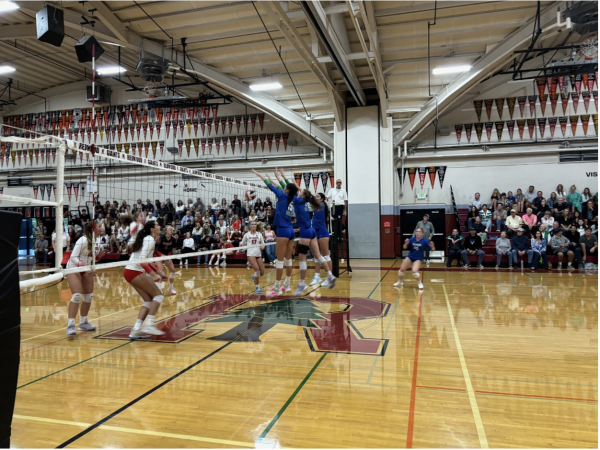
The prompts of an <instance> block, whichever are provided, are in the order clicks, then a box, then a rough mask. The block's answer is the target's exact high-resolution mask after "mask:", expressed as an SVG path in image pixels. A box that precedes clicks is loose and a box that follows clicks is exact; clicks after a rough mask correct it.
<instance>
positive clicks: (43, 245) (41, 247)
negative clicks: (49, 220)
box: [33, 234, 48, 264]
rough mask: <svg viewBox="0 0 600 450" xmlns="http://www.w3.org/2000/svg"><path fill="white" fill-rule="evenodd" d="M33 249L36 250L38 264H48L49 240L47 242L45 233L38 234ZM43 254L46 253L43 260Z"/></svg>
mask: <svg viewBox="0 0 600 450" xmlns="http://www.w3.org/2000/svg"><path fill="white" fill-rule="evenodd" d="M33 250H34V251H35V256H36V262H37V263H38V264H42V262H43V263H44V264H46V262H47V261H48V242H46V237H45V236H44V235H41V234H38V236H37V239H36V241H35V244H33ZM42 255H44V260H43V261H42V260H41V258H42Z"/></svg>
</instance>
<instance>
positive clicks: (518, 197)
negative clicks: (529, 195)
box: [515, 188, 525, 212]
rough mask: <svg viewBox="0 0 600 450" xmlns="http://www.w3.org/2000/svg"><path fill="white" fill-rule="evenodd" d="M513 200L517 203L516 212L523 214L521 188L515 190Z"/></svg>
mask: <svg viewBox="0 0 600 450" xmlns="http://www.w3.org/2000/svg"><path fill="white" fill-rule="evenodd" d="M515 200H516V202H517V211H519V212H523V200H525V196H524V195H523V191H522V190H521V188H519V189H517V195H515Z"/></svg>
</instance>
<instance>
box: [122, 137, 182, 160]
mask: <svg viewBox="0 0 600 450" xmlns="http://www.w3.org/2000/svg"><path fill="white" fill-rule="evenodd" d="M125 145H127V144H125ZM177 147H178V148H179V157H180V158H181V153H182V152H183V139H177ZM125 148H127V147H125Z"/></svg>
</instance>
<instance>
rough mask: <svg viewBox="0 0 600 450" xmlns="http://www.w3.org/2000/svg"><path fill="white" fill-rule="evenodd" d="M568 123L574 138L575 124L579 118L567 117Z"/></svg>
mask: <svg viewBox="0 0 600 450" xmlns="http://www.w3.org/2000/svg"><path fill="white" fill-rule="evenodd" d="M569 122H571V133H573V136H575V133H577V122H579V116H569Z"/></svg>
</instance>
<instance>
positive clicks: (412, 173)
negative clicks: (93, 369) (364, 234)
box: [13, 161, 417, 189]
mask: <svg viewBox="0 0 600 450" xmlns="http://www.w3.org/2000/svg"><path fill="white" fill-rule="evenodd" d="M13 165H14V161H13ZM416 174H417V168H416V167H409V168H408V181H410V188H411V189H414V188H415V177H416Z"/></svg>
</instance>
